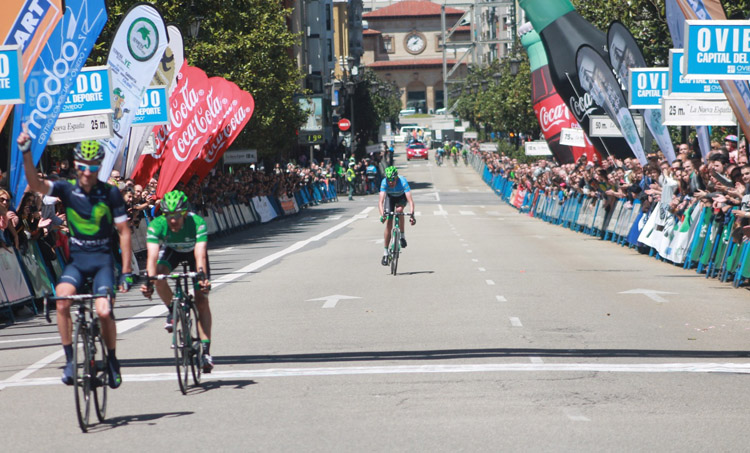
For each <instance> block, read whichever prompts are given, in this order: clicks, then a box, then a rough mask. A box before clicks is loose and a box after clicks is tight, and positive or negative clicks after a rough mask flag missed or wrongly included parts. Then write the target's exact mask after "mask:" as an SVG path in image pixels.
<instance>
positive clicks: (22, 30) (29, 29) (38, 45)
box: [0, 0, 65, 130]
mask: <svg viewBox="0 0 750 453" xmlns="http://www.w3.org/2000/svg"><path fill="white" fill-rule="evenodd" d="M62 3H63V2H62V0H3V1H2V7H3V8H2V14H0V39H1V40H0V45H3V46H21V52H22V54H21V65H22V66H23V77H24V81H25V80H26V78H27V77H28V76H29V74H30V73H31V69H32V68H33V67H34V64H35V63H36V60H37V58H39V54H40V53H42V49H43V48H44V45H45V44H46V43H47V39H49V37H50V35H51V34H52V31H53V30H54V29H55V27H56V26H57V23H58V22H60V19H62V17H63V14H64V13H65V12H64V11H63V9H62ZM26 96H29V94H28V93H26ZM11 109H13V105H10V104H9V105H0V130H2V129H3V126H5V122H6V121H7V120H8V116H9V115H10V111H11Z"/></svg>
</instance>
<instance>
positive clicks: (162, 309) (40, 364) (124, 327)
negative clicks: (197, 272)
mask: <svg viewBox="0 0 750 453" xmlns="http://www.w3.org/2000/svg"><path fill="white" fill-rule="evenodd" d="M373 209H375V208H374V207H372V206H371V207H369V208H365V209H364V210H362V212H360V213H359V214H357V215H355V216H353V217H352V218H351V219H349V220H346V221H344V222H341V223H340V224H338V225H336V226H334V227H332V228H329V229H327V230H325V231H323V232H322V233H320V234H317V235H315V236H313V237H311V238H310V239H306V240H304V241H299V242H295V243H294V244H292V245H290V246H289V247H287V248H285V249H284V250H281V251H279V252H276V253H274V254H271V255H268V256H267V257H265V258H261V259H259V260H258V261H256V262H254V263H251V264H249V265H247V266H245V267H243V268H242V269H239V270H237V271H235V272H232V273H231V274H228V275H224V276H221V277H219V278H217V279H216V280H214V281H213V282H211V284H212V286H213V288H218V287H219V286H221V285H223V284H224V283H228V282H231V281H232V280H236V279H238V278H240V277H243V276H245V275H247V274H249V273H251V272H253V271H255V270H257V269H260V268H261V267H263V266H266V265H268V264H270V263H272V262H274V261H276V260H277V259H279V258H282V257H284V256H286V255H288V254H290V253H292V252H296V251H297V250H299V249H301V248H302V247H304V246H306V245H308V244H310V243H312V242H315V241H319V240H321V239H323V238H324V237H326V236H328V235H330V234H332V233H335V232H336V231H338V230H340V229H342V228H345V227H347V226H349V225H350V224H352V223H354V222H356V221H357V220H359V219H365V218H367V213H369V212H370V211H372V210H373ZM166 312H167V307H166V306H164V304H163V303H161V302H160V301H159V302H158V305H154V306H153V307H150V308H148V309H146V310H144V311H142V312H140V313H138V314H137V315H135V316H133V317H131V318H128V319H125V320H123V321H119V322H118V323H117V335H118V336H119V335H122V334H123V333H125V332H127V331H128V330H131V329H133V328H135V327H138V326H139V325H141V324H143V323H145V322H146V321H150V320H151V319H153V318H155V317H158V316H162V315H163V314H164V313H166ZM64 354H65V353H64V352H63V350H62V348H61V349H60V350H58V351H57V352H53V353H52V354H50V355H48V356H47V357H43V358H42V359H40V360H38V361H37V362H36V363H34V364H32V365H30V366H28V367H27V368H26V369H23V370H21V371H19V372H18V373H16V374H14V375H12V376H10V377H9V378H7V379H5V380H4V381H0V390H2V389H3V388H5V387H10V386H15V385H19V383H20V382H21V381H23V380H24V379H25V378H26V377H27V376H29V375H31V374H32V373H34V372H35V371H37V370H40V369H42V368H44V367H45V366H47V365H49V364H50V363H52V362H54V361H55V360H57V359H59V358H60V357H62V356H63V355H64ZM55 379H57V380H58V381H59V380H60V378H59V377H58V378H55ZM24 382H25V381H24Z"/></svg>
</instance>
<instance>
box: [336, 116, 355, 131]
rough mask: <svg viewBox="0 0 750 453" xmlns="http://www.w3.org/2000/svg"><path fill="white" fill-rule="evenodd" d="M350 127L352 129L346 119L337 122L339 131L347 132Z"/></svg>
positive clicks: (350, 123)
mask: <svg viewBox="0 0 750 453" xmlns="http://www.w3.org/2000/svg"><path fill="white" fill-rule="evenodd" d="M350 127H352V122H351V121H349V120H348V119H346V118H341V119H340V120H339V130H340V131H348V130H349V128H350Z"/></svg>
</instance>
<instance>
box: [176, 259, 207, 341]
mask: <svg viewBox="0 0 750 453" xmlns="http://www.w3.org/2000/svg"><path fill="white" fill-rule="evenodd" d="M183 258H184V259H185V261H187V262H188V265H189V266H190V270H191V271H192V272H197V269H196V263H195V255H194V254H193V253H192V252H190V253H186V254H184V255H183ZM206 267H208V269H204V272H205V273H206V278H207V279H209V280H211V266H210V264H209V263H208V256H206ZM193 292H194V293H195V308H196V309H198V317H199V318H200V322H199V323H198V333H199V334H200V336H201V340H208V341H209V342H210V341H211V307H209V305H208V294H206V293H204V292H203V291H201V288H200V284H199V283H198V281H197V280H193Z"/></svg>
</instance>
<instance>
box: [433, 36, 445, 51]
mask: <svg viewBox="0 0 750 453" xmlns="http://www.w3.org/2000/svg"><path fill="white" fill-rule="evenodd" d="M435 49H436V50H437V51H438V52H442V51H443V34H442V33H438V34H437V35H435Z"/></svg>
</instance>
